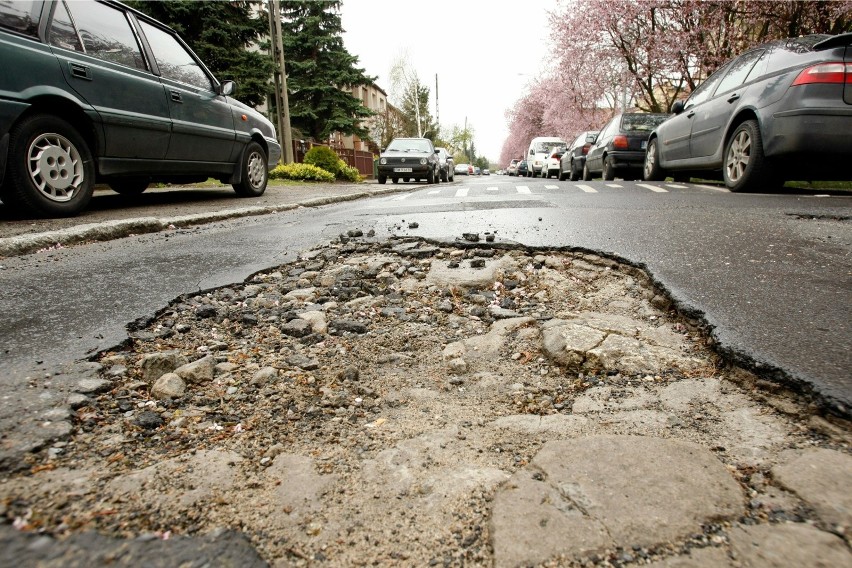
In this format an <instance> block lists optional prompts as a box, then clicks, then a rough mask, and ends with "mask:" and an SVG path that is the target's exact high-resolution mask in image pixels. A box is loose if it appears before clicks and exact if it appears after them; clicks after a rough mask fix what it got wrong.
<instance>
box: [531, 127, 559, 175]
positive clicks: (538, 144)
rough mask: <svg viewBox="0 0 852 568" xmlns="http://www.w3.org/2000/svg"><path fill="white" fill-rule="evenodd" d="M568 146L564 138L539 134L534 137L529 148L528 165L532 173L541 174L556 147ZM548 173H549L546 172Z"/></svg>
mask: <svg viewBox="0 0 852 568" xmlns="http://www.w3.org/2000/svg"><path fill="white" fill-rule="evenodd" d="M563 146H568V144H566V143H565V141H564V140H562V138H555V137H552V136H539V137H538V138H533V139H532V142H530V147H529V149H528V150H527V158H526V159H527V166H528V167H529V171H530V175H531V176H532V177H536V176H537V175H539V174H541V168H542V167H543V166H544V164H545V163H546V162H545V160H547V158H549V157H550V153H551V152H552V151H553V149H554V148H559V147H563ZM545 175H547V174H545Z"/></svg>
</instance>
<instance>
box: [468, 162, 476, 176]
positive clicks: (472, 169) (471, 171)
mask: <svg viewBox="0 0 852 568" xmlns="http://www.w3.org/2000/svg"><path fill="white" fill-rule="evenodd" d="M475 173H476V168H475V167H473V164H468V165H467V175H469V176H472V175H474V174H475Z"/></svg>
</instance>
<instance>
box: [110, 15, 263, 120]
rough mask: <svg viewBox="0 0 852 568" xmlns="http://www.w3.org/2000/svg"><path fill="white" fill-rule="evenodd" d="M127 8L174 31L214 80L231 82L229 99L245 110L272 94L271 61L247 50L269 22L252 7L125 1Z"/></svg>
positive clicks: (257, 39)
mask: <svg viewBox="0 0 852 568" xmlns="http://www.w3.org/2000/svg"><path fill="white" fill-rule="evenodd" d="M127 4H129V5H130V6H132V7H133V8H136V9H137V10H139V11H140V12H144V13H145V14H148V15H149V16H151V17H153V18H156V19H157V20H159V21H161V22H163V23H164V24H166V25H168V26H170V27H171V28H172V29H174V30H175V31H176V32H178V34H180V36H181V37H182V38H183V40H184V41H186V43H187V44H189V46H190V47H191V48H192V50H193V51H194V52H195V53H196V54H197V55H198V57H200V58H201V60H202V61H203V62H204V64H205V65H206V66H207V67H208V68H209V69H210V71H212V72H213V74H214V75H216V77H217V78H218V79H220V80H223V79H232V80H234V81H236V82H237V85H238V89H237V93H236V95H235V98H236V99H238V100H240V101H241V102H243V103H245V104H247V105H249V106H258V105H260V104H262V103H264V102H266V98H267V96H268V94H269V93H270V92H272V85H271V83H270V77H271V76H272V67H273V64H272V60H271V58H270V57H269V55H268V54H267V53H265V52H263V51H255V50H251V49H249V48H250V46H252V45H257V44H258V42H259V41H260V40H261V38H264V37H266V36H268V34H269V22H268V20H267V19H266V16H265V14H264V13H262V12H258V11H254V10H252V8H251V6H252V4H253V3H252V2H248V1H244V0H234V1H231V2H193V1H190V0H176V1H174V2H143V1H132V0H131V1H128V2H127Z"/></svg>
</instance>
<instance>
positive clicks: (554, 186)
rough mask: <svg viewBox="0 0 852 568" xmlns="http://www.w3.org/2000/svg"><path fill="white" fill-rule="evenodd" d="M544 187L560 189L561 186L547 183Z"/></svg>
mask: <svg viewBox="0 0 852 568" xmlns="http://www.w3.org/2000/svg"><path fill="white" fill-rule="evenodd" d="M544 189H559V186H558V185H546V186H544Z"/></svg>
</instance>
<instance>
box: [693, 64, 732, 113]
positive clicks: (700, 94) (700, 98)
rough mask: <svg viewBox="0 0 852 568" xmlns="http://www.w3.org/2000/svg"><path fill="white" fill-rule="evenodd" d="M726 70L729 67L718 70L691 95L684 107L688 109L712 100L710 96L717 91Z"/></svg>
mask: <svg viewBox="0 0 852 568" xmlns="http://www.w3.org/2000/svg"><path fill="white" fill-rule="evenodd" d="M726 69H727V66H725V67H722V68H721V69H717V70H716V72H715V73H713V74H712V75H710V76H709V77H707V79H705V80H704V82H703V83H701V84H700V85H698V88H697V89H695V90H694V91H693V92H692V94H691V95H689V98H688V99H686V104H685V105H683V108H685V109H687V108H689V107H693V106H695V105H700V104H701V103H703V102H704V101H706V100H707V99H708V98H710V95H711V94H713V91H715V90H716V85H718V84H719V81H721V80H722V77H724V76H725V71H726Z"/></svg>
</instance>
